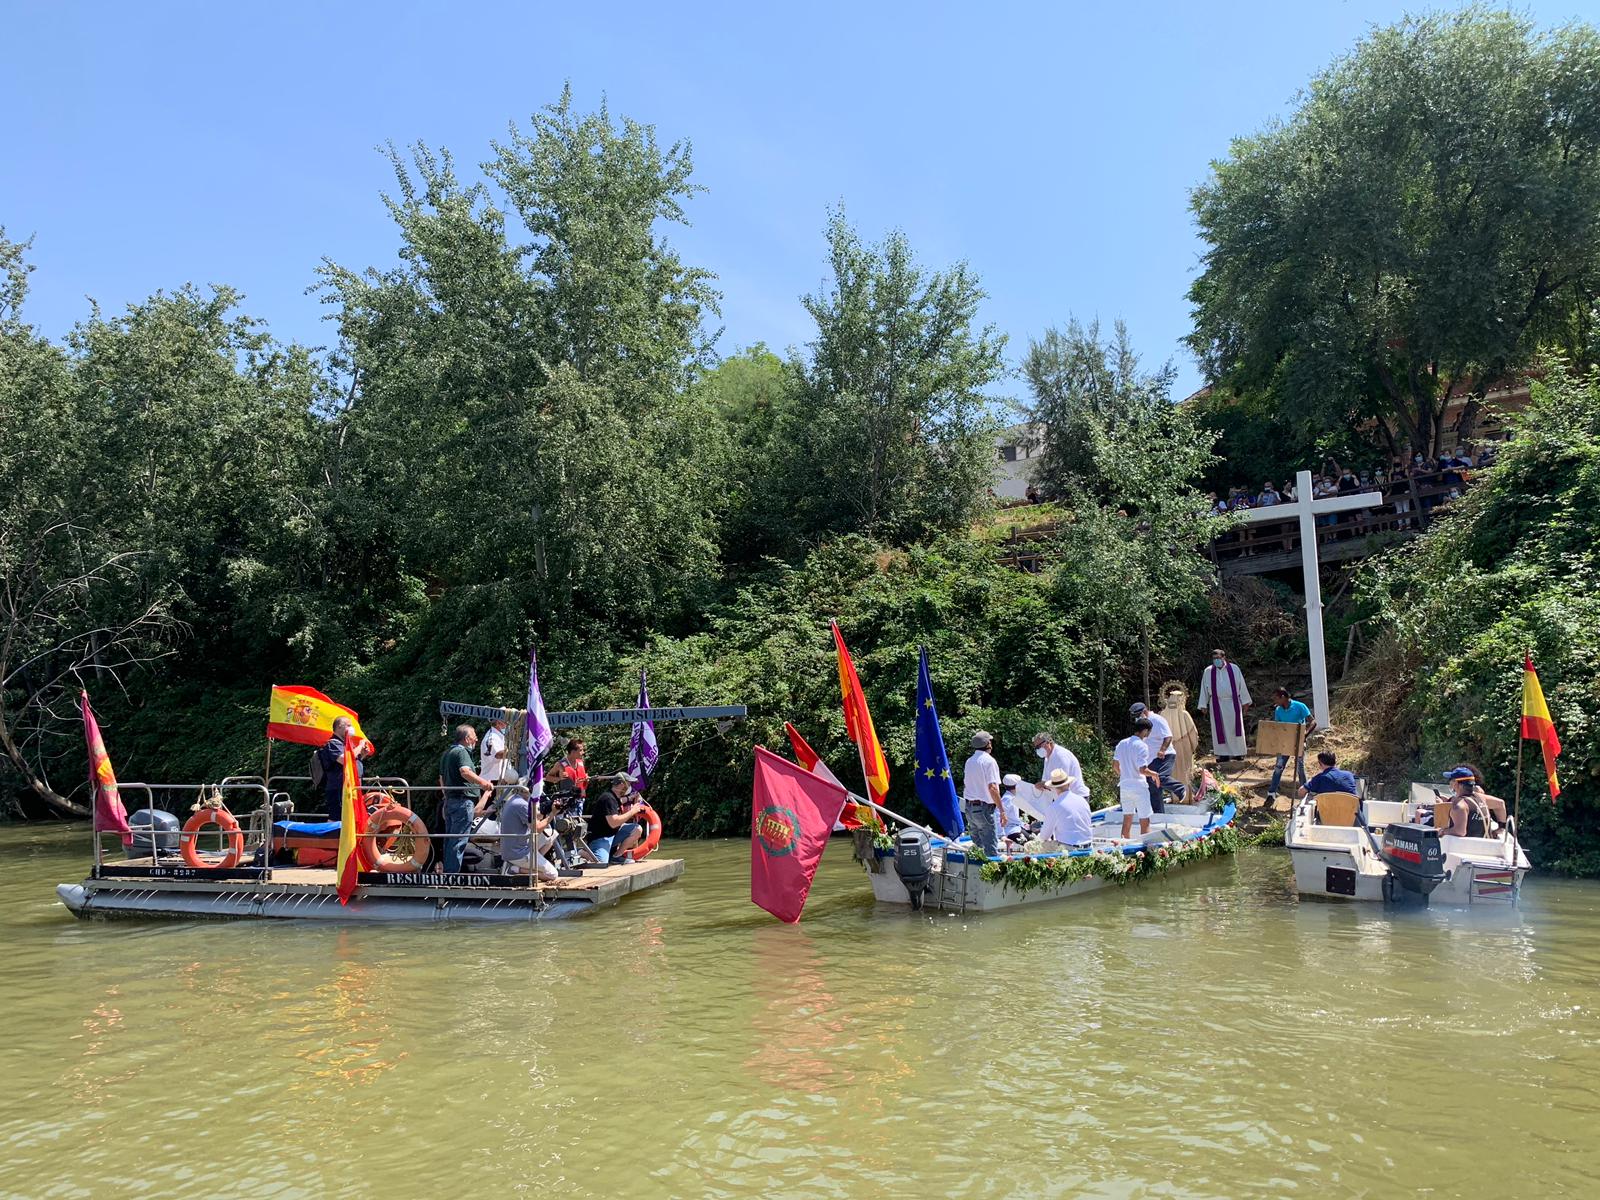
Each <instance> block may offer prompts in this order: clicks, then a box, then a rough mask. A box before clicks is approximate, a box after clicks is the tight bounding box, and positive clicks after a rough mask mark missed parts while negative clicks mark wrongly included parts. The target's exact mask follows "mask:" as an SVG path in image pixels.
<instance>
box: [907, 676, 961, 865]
mask: <svg viewBox="0 0 1600 1200" xmlns="http://www.w3.org/2000/svg"><path fill="white" fill-rule="evenodd" d="M916 778H917V799H918V800H921V801H922V806H923V807H924V808H926V809H927V810H928V812H930V813H931V814H932V815H933V819H934V820H935V821H937V822H938V823H939V827H940V828H941V829H943V830H944V831H945V834H946V835H947V836H949V837H960V836H961V832H962V830H964V829H965V828H966V825H967V823H966V822H965V821H963V820H962V819H961V805H960V804H959V803H958V802H957V801H956V781H955V780H954V779H952V778H951V777H950V756H949V755H948V754H946V753H945V752H944V737H943V735H941V734H940V732H939V710H938V709H936V708H934V706H933V684H932V683H931V682H930V681H929V679H928V650H927V647H926V646H924V647H923V648H922V654H921V662H920V664H919V666H918V669H917V761H916Z"/></svg>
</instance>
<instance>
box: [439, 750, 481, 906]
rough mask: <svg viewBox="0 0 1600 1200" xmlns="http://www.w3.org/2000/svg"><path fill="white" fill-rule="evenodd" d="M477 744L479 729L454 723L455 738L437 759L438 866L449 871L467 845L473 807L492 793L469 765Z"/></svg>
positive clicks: (454, 868)
mask: <svg viewBox="0 0 1600 1200" xmlns="http://www.w3.org/2000/svg"><path fill="white" fill-rule="evenodd" d="M477 744H478V731H477V730H476V729H474V728H473V727H472V726H471V725H458V726H456V739H455V741H454V742H453V743H451V746H450V749H448V750H446V751H445V752H444V754H443V756H441V757H440V759H439V786H440V787H441V788H443V789H444V791H442V792H441V793H440V796H441V800H440V805H439V808H440V812H441V813H442V815H443V817H444V832H445V839H444V862H443V864H442V865H441V867H440V869H441V870H443V871H444V872H445V874H447V875H450V874H454V873H455V872H457V871H459V870H461V851H462V850H463V849H465V848H466V844H467V833H468V832H469V831H470V830H471V828H472V815H473V811H474V810H477V811H480V812H481V811H482V809H483V806H484V804H486V803H487V802H488V799H489V797H490V796H491V795H493V794H494V785H493V784H492V783H490V782H489V781H488V780H487V779H485V778H484V777H483V776H482V775H479V774H478V773H477V772H476V771H474V770H473V769H472V750H473V748H474V747H475V746H476V745H477Z"/></svg>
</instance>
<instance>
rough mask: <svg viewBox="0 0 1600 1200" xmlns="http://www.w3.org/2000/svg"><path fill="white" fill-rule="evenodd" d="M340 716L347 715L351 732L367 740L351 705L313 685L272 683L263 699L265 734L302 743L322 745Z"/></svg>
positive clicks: (330, 734) (331, 734)
mask: <svg viewBox="0 0 1600 1200" xmlns="http://www.w3.org/2000/svg"><path fill="white" fill-rule="evenodd" d="M340 717H349V718H350V725H351V733H353V734H354V735H355V736H356V737H358V738H360V739H362V740H363V741H367V735H366V734H365V733H364V732H362V729H361V718H360V717H358V716H356V710H355V709H353V708H346V707H345V706H344V705H343V704H340V703H339V702H338V701H337V700H334V699H332V698H330V697H328V696H324V695H323V694H322V693H321V692H319V691H317V689H316V688H310V687H302V686H300V685H299V684H288V685H285V684H278V683H275V684H273V685H272V698H271V700H269V701H268V703H267V736H268V737H269V738H276V739H277V740H278V741H280V742H299V743H300V744H301V745H303V746H321V745H325V744H326V743H327V741H328V739H329V738H330V737H332V736H333V723H334V721H336V720H337V719H338V718H340ZM369 744H370V742H369ZM374 749H376V747H374Z"/></svg>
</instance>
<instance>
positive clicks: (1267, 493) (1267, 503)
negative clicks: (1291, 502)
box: [1256, 479, 1283, 508]
mask: <svg viewBox="0 0 1600 1200" xmlns="http://www.w3.org/2000/svg"><path fill="white" fill-rule="evenodd" d="M1256 503H1257V505H1258V506H1259V507H1261V508H1271V507H1272V506H1273V505H1274V504H1282V503H1283V497H1282V496H1280V495H1279V494H1278V489H1277V488H1275V487H1273V486H1272V480H1270V479H1269V480H1267V482H1266V483H1265V484H1264V485H1263V486H1262V488H1261V496H1260V497H1259V498H1258V499H1257V501H1256Z"/></svg>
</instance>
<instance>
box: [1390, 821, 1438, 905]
mask: <svg viewBox="0 0 1600 1200" xmlns="http://www.w3.org/2000/svg"><path fill="white" fill-rule="evenodd" d="M1381 856H1382V858H1383V863H1384V866H1386V867H1388V868H1389V874H1388V875H1386V876H1385V877H1384V880H1383V898H1384V899H1385V900H1388V901H1391V902H1394V901H1399V902H1404V901H1408V900H1409V901H1411V902H1413V903H1421V904H1426V903H1427V902H1428V894H1429V893H1430V892H1432V891H1433V889H1434V888H1436V887H1438V886H1439V885H1440V884H1441V883H1443V882H1444V846H1443V844H1442V843H1441V842H1440V840H1439V831H1438V830H1437V829H1435V828H1434V827H1433V826H1432V825H1420V824H1410V825H1407V824H1401V823H1399V822H1395V823H1393V824H1391V825H1388V826H1386V827H1385V828H1384V831H1383V850H1382V852H1381Z"/></svg>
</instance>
